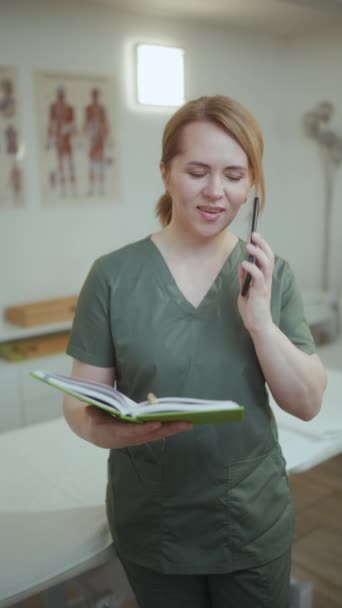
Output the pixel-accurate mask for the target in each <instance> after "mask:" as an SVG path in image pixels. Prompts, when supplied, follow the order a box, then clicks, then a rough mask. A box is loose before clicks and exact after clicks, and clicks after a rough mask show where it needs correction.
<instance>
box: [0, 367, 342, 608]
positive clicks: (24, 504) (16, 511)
mask: <svg viewBox="0 0 342 608" xmlns="http://www.w3.org/2000/svg"><path fill="white" fill-rule="evenodd" d="M328 376H329V384H328V388H327V391H326V393H325V396H324V402H323V408H322V411H321V413H320V414H319V415H318V416H317V418H315V419H314V420H312V421H310V422H302V421H300V420H297V419H296V418H294V417H292V416H290V415H288V414H286V413H285V412H283V411H282V410H281V409H280V408H279V407H278V406H277V405H276V404H275V403H274V401H273V400H272V398H271V405H272V408H273V410H274V413H275V417H276V420H277V424H278V431H279V441H280V444H281V447H282V451H283V454H284V457H285V460H286V463H287V470H288V472H289V473H290V474H292V473H296V472H301V471H305V470H307V469H309V468H311V467H313V466H315V465H317V464H319V463H321V462H323V461H324V460H327V459H328V458H331V457H333V456H335V455H336V454H338V453H340V452H341V451H342V371H339V370H329V371H328ZM107 456H108V452H107V450H103V449H100V448H97V447H95V446H93V445H92V444H90V443H87V442H85V441H83V440H81V439H80V438H78V437H77V436H76V435H74V434H73V433H72V432H71V431H70V429H69V427H68V426H67V424H66V423H65V421H64V419H63V418H57V419H55V420H52V421H49V422H44V423H40V424H36V425H32V426H29V427H25V428H21V429H17V430H14V431H8V432H5V433H2V434H1V435H0V493H1V494H0V495H1V498H0V539H1V541H0V608H5V607H7V606H10V605H12V604H14V603H16V602H19V601H20V600H23V599H25V598H27V597H29V596H31V595H33V594H35V593H38V592H41V591H44V592H47V591H48V590H49V589H51V588H55V589H61V588H62V587H63V586H64V585H63V583H64V582H66V581H68V580H70V579H74V577H79V576H80V575H82V574H84V573H88V572H89V571H90V570H91V569H93V568H95V567H98V566H101V565H102V564H105V563H108V561H109V560H112V562H113V578H114V580H115V576H116V574H115V569H117V572H118V580H119V581H120V585H121V586H123V587H124V585H125V584H126V585H127V589H126V590H125V589H123V591H122V589H121V591H122V597H123V596H125V594H126V596H127V597H128V596H129V594H130V590H129V587H128V583H127V582H126V583H125V582H124V581H123V580H122V573H120V572H119V569H120V564H119V562H118V560H117V558H116V556H115V550H114V547H113V544H112V540H111V537H110V534H109V530H108V527H107V523H106V516H105V506H104V504H105V488H106V471H107V465H106V462H107ZM63 602H64V600H63V601H62V600H61V599H60V598H59V600H58V602H57V603H56V604H55V605H56V606H57V605H58V608H64V606H67V605H68V602H67V599H65V603H63ZM48 605H49V607H52V606H53V605H54V604H53V600H52V599H51V597H50V601H49V604H48ZM113 605H114V604H113ZM115 606H117V607H118V608H121V607H123V606H124V604H123V603H120V602H119V601H118V603H116V604H115Z"/></svg>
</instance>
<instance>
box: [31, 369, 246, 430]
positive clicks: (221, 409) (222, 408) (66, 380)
mask: <svg viewBox="0 0 342 608" xmlns="http://www.w3.org/2000/svg"><path fill="white" fill-rule="evenodd" d="M30 375H31V376H32V377H33V378H36V379H37V380H41V381H42V382H46V383H47V384H49V385H50V386H51V387H53V388H56V389H58V390H60V391H62V392H63V393H66V394H68V395H72V396H74V397H77V399H79V400H80V401H83V402H85V403H87V404H88V405H93V406H96V407H99V408H101V409H102V410H105V411H106V412H109V413H110V414H112V415H113V416H116V417H117V418H120V419H121V420H126V421H128V422H144V421H152V420H160V421H161V422H168V421H176V420H183V421H189V422H192V423H210V422H227V421H229V422H233V421H238V420H241V419H242V417H243V414H244V407H243V406H242V405H238V404H237V403H235V402H234V401H210V400H206V399H190V398H184V397H163V398H160V399H157V398H154V396H153V397H151V398H150V400H147V401H143V402H141V403H136V402H135V401H133V400H132V399H130V398H129V397H127V396H126V395H124V394H123V393H121V392H120V391H118V390H117V389H116V388H112V387H111V386H108V385H107V384H100V383H98V382H90V381H88V380H81V379H79V378H72V377H69V376H61V375H57V374H53V373H50V372H47V371H41V370H38V371H34V372H30Z"/></svg>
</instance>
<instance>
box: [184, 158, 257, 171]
mask: <svg viewBox="0 0 342 608" xmlns="http://www.w3.org/2000/svg"><path fill="white" fill-rule="evenodd" d="M189 166H195V167H203V168H205V169H210V165H208V164H206V163H202V162H200V161H197V160H191V161H190V162H188V163H186V167H189ZM226 169H233V170H235V171H248V167H244V166H242V165H227V166H226V167H225V170H226Z"/></svg>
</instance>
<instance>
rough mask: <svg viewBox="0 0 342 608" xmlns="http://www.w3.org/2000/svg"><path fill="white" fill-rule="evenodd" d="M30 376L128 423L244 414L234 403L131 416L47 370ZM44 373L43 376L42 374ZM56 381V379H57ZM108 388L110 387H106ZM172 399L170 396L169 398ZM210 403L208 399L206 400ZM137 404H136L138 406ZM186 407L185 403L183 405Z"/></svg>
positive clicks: (224, 419)
mask: <svg viewBox="0 0 342 608" xmlns="http://www.w3.org/2000/svg"><path fill="white" fill-rule="evenodd" d="M29 374H30V376H32V377H33V378H35V379H37V380H40V381H41V382H45V383H46V384H48V385H49V386H51V387H52V388H55V389H57V390H59V391H61V392H63V393H65V394H67V395H71V396H72V397H76V398H77V399H79V400H80V401H82V402H84V403H86V404H87V405H92V406H95V407H98V408H100V409H101V410H104V411H105V412H108V413H109V414H111V415H112V416H114V417H115V418H118V419H120V420H125V421H127V422H130V423H143V422H152V421H160V422H176V421H177V422H178V421H183V422H191V423H193V424H208V423H216V422H237V421H239V420H241V419H242V418H243V416H244V407H243V406H242V405H238V404H235V405H236V407H234V408H233V409H204V408H205V406H204V405H198V409H197V410H196V411H174V412H172V411H167V412H153V411H151V413H148V414H147V413H143V414H141V415H138V416H132V415H127V414H124V413H122V412H120V411H118V410H115V409H114V407H113V406H112V405H107V404H106V403H102V402H100V401H97V400H96V399H95V398H92V397H90V396H85V395H83V394H81V393H79V392H78V391H77V390H76V389H74V388H70V387H68V388H67V387H65V386H60V385H58V384H55V382H54V378H52V377H51V376H54V374H49V372H41V371H37V372H29ZM43 374H45V376H43ZM55 378H56V379H59V378H62V377H61V376H57V375H56V376H55ZM63 380H64V381H66V382H67V381H68V379H67V378H66V377H64V378H63ZM57 381H58V380H57ZM70 381H74V382H77V380H76V379H73V378H70ZM108 388H110V387H108ZM170 399H171V400H172V398H170ZM208 404H210V401H208ZM138 405H139V404H137V406H138ZM150 407H151V410H153V407H154V406H153V404H151V406H150ZM184 408H186V404H185V405H184Z"/></svg>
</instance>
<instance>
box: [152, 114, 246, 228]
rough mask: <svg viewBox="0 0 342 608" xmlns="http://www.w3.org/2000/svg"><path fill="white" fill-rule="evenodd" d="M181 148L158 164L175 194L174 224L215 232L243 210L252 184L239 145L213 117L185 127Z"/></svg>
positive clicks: (172, 195) (168, 187)
mask: <svg viewBox="0 0 342 608" xmlns="http://www.w3.org/2000/svg"><path fill="white" fill-rule="evenodd" d="M180 150H181V151H180V153H179V154H178V155H177V156H175V157H174V158H173V159H172V161H171V163H170V165H169V167H168V168H166V167H165V166H164V165H163V163H161V166H160V169H161V173H162V177H163V181H164V184H165V187H166V189H167V190H168V192H169V194H170V195H171V197H172V220H171V224H172V225H177V226H181V227H182V228H183V229H185V230H186V231H188V232H191V233H193V234H196V235H197V236H199V237H212V236H216V235H217V234H218V233H219V232H221V231H222V230H223V229H225V228H226V227H227V226H229V224H231V222H232V221H233V219H234V218H235V216H236V214H237V212H238V211H239V209H240V207H241V205H242V204H243V203H244V201H245V200H246V198H247V195H248V191H249V189H250V187H251V179H250V171H249V166H248V158H247V155H246V153H245V152H244V150H243V149H242V148H241V146H240V145H239V144H238V143H237V142H236V141H235V139H233V138H232V137H230V135H228V134H227V133H226V132H225V131H224V130H223V129H221V128H220V127H219V126H217V125H215V124H214V123H211V122H192V123H189V124H188V125H186V126H185V127H184V128H183V131H182V134H181V147H180Z"/></svg>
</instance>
